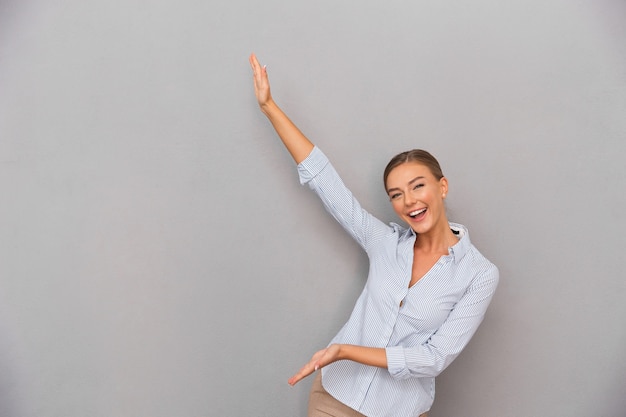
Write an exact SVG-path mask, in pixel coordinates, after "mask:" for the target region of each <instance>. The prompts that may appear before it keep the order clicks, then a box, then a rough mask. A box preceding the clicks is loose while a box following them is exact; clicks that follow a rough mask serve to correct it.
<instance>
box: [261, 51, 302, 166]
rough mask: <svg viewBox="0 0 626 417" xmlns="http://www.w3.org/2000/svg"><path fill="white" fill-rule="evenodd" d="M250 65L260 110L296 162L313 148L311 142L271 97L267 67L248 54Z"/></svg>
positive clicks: (300, 160)
mask: <svg viewBox="0 0 626 417" xmlns="http://www.w3.org/2000/svg"><path fill="white" fill-rule="evenodd" d="M250 66H251V67H252V72H253V77H254V93H255V94H256V98H257V101H258V102H259V107H260V108H261V111H262V112H263V114H265V116H267V118H268V119H269V121H270V122H271V123H272V126H274V130H276V133H278V136H279V137H280V139H281V140H282V141H283V143H284V145H285V147H286V148H287V150H288V151H289V153H290V154H291V156H292V157H293V159H294V161H296V163H297V164H299V163H300V162H302V161H303V160H304V159H305V158H306V157H307V156H308V155H309V154H310V153H311V151H312V150H313V143H311V141H310V140H308V139H307V138H306V136H304V134H303V133H302V132H301V131H300V129H298V127H297V126H296V125H295V124H294V123H293V122H292V121H291V120H289V118H288V117H287V115H286V114H285V113H284V112H283V111H282V110H281V109H280V107H278V105H277V104H276V103H275V102H274V100H273V99H272V94H271V92H270V82H269V78H268V77H267V68H266V67H265V66H263V67H262V66H261V65H260V64H259V60H258V59H257V57H256V55H254V54H251V55H250Z"/></svg>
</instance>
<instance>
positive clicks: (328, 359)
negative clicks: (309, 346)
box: [289, 345, 341, 385]
mask: <svg viewBox="0 0 626 417" xmlns="http://www.w3.org/2000/svg"><path fill="white" fill-rule="evenodd" d="M340 352H341V345H330V346H328V347H327V348H326V349H322V350H320V351H319V352H316V353H315V355H313V357H312V358H311V360H310V361H309V362H308V363H307V364H306V365H304V366H303V367H302V369H300V370H299V371H298V373H297V374H295V375H294V376H292V377H291V378H289V385H295V384H296V383H297V382H298V381H300V380H301V379H303V378H306V377H307V376H309V375H311V374H312V373H313V372H315V371H317V370H318V369H320V368H323V367H324V366H326V365H329V364H331V363H333V362H336V361H338V360H339V359H341V358H340V356H339V354H340Z"/></svg>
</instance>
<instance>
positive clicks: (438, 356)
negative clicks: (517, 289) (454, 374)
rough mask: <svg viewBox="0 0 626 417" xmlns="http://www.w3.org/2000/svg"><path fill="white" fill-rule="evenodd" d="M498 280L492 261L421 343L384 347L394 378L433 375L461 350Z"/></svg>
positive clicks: (472, 331) (439, 371) (485, 307)
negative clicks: (441, 321)
mask: <svg viewBox="0 0 626 417" xmlns="http://www.w3.org/2000/svg"><path fill="white" fill-rule="evenodd" d="M498 280H499V272H498V269H497V268H496V266H495V265H493V264H491V265H490V267H489V269H487V270H486V271H485V272H483V273H482V274H481V275H479V276H477V277H476V279H474V281H473V282H472V284H471V285H470V286H469V288H468V289H467V291H466V292H465V294H464V295H463V296H462V297H461V299H460V300H459V302H458V303H457V304H456V306H455V307H454V309H453V310H452V311H451V312H450V314H449V316H448V318H447V319H446V321H445V322H444V323H443V324H442V325H441V327H440V328H439V329H438V330H437V331H436V332H435V333H434V334H433V335H432V336H431V337H430V339H429V340H428V341H427V342H426V343H424V344H423V345H421V346H412V347H403V346H392V347H387V348H386V353H387V369H388V370H389V373H390V374H391V376H392V377H394V378H396V379H407V378H411V377H436V376H437V375H439V374H440V373H441V372H443V370H444V369H446V367H447V366H448V365H450V363H452V361H453V360H454V359H455V358H456V357H457V356H458V355H459V354H460V353H461V351H462V350H463V348H465V346H466V345H467V343H468V342H469V341H470V339H471V338H472V336H473V335H474V333H475V332H476V330H477V329H478V326H479V325H480V323H481V322H482V320H483V318H484V316H485V312H486V311H487V307H488V306H489V303H490V302H491V299H492V297H493V294H494V292H495V290H496V287H497V285H498Z"/></svg>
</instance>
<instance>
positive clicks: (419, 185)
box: [413, 184, 424, 190]
mask: <svg viewBox="0 0 626 417" xmlns="http://www.w3.org/2000/svg"><path fill="white" fill-rule="evenodd" d="M423 186H424V184H415V187H413V189H414V190H417V189H418V188H422V187H423Z"/></svg>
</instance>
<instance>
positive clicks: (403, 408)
mask: <svg viewBox="0 0 626 417" xmlns="http://www.w3.org/2000/svg"><path fill="white" fill-rule="evenodd" d="M298 173H299V175H300V182H301V183H302V184H308V186H309V187H310V188H311V189H312V190H314V191H315V192H316V193H317V195H318V196H319V198H320V199H321V201H322V203H323V204H324V206H325V208H326V209H327V210H328V211H329V212H330V213H331V214H332V215H333V217H334V218H335V219H336V220H337V221H338V222H339V223H340V224H341V226H342V227H343V228H344V229H345V230H346V231H347V232H348V233H349V234H350V235H351V236H352V237H353V238H354V239H355V240H356V241H357V242H358V243H359V245H360V246H361V247H362V248H363V249H364V250H365V252H366V253H367V255H368V257H369V275H368V279H367V282H366V284H365V288H364V289H363V292H362V293H361V295H360V296H359V298H358V300H357V302H356V305H355V306H354V310H353V311H352V314H351V315H350V318H349V319H348V322H347V323H346V324H345V325H344V326H343V328H342V329H341V330H340V331H339V333H338V334H337V335H336V336H335V337H334V338H333V340H332V341H331V343H344V344H353V345H360V346H367V347H378V348H385V349H386V354H387V369H381V368H377V367H373V366H366V365H362V364H359V363H356V362H352V361H338V362H335V363H333V364H330V365H328V366H326V367H324V368H323V369H322V384H323V386H324V388H325V389H326V390H327V391H328V392H329V393H330V394H331V395H332V396H333V397H335V398H336V399H338V400H339V401H341V402H342V403H344V404H346V405H348V406H349V407H351V408H353V409H355V410H357V411H359V412H360V413H362V414H364V415H366V416H369V417H416V416H418V415H420V414H421V413H424V412H426V411H428V410H429V409H430V407H431V405H432V403H433V400H434V396H435V377H436V376H437V375H439V374H440V373H441V372H442V371H443V370H444V369H445V368H446V367H447V366H448V365H449V364H450V363H451V362H452V361H453V360H454V359H455V358H456V357H457V356H458V354H459V353H460V352H461V351H462V350H463V348H464V347H465V346H466V345H467V343H468V342H469V340H470V339H471V337H472V335H473V334H474V332H475V331H476V329H477V328H478V326H479V325H480V323H481V321H482V320H483V317H484V315H485V311H486V310H487V306H488V305H489V302H490V301H491V298H492V296H493V294H494V291H495V289H496V286H497V284H498V277H499V275H498V269H497V268H496V267H495V265H493V264H492V263H491V262H489V261H488V260H487V259H486V258H485V257H484V256H483V255H481V254H480V252H478V250H477V249H476V248H475V247H474V246H473V245H472V243H471V242H470V238H469V233H468V231H467V229H466V228H465V227H464V226H462V225H460V224H455V223H450V227H451V229H452V230H453V231H454V232H455V233H456V234H457V236H458V237H459V241H458V243H456V244H455V245H454V246H452V247H450V248H449V253H448V255H446V256H442V257H441V258H440V259H439V260H438V261H437V263H436V264H435V265H434V266H433V267H432V268H431V270H430V271H429V272H428V273H427V274H426V275H424V276H423V277H422V278H421V279H420V280H419V281H417V283H416V284H415V285H413V286H412V287H409V282H410V280H411V271H412V265H413V245H414V243H415V238H416V235H415V233H414V231H413V230H412V229H410V228H406V227H403V226H400V225H398V224H395V223H390V224H385V223H383V222H381V221H380V220H378V219H377V218H375V217H374V216H373V215H371V214H370V213H368V212H367V211H365V210H364V209H363V208H362V207H361V205H360V204H359V203H358V201H357V200H356V199H355V198H354V196H353V195H352V193H351V192H350V190H349V189H348V188H347V187H346V186H345V185H344V184H343V182H342V180H341V178H340V177H339V175H338V174H337V172H336V171H335V169H334V168H333V166H332V165H331V163H330V162H329V160H328V158H327V157H326V156H325V155H324V153H323V152H322V151H321V150H320V149H319V148H317V147H315V148H314V149H313V151H312V152H311V154H310V155H309V156H308V157H307V158H306V159H305V160H304V161H302V162H301V163H300V164H299V165H298Z"/></svg>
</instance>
